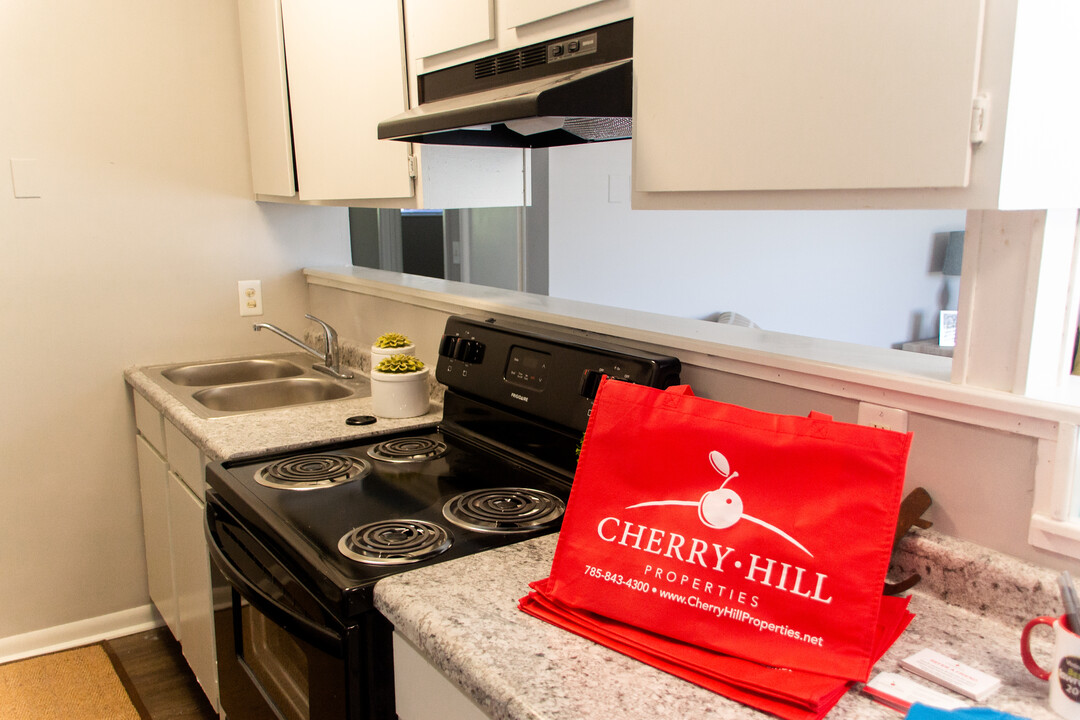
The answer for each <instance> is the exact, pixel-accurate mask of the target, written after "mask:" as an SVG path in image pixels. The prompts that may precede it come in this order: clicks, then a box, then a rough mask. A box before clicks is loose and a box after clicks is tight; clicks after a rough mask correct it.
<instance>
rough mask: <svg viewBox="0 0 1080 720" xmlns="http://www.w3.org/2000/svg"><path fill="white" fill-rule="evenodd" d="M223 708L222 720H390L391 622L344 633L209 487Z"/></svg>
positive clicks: (369, 622) (372, 618) (370, 619)
mask: <svg viewBox="0 0 1080 720" xmlns="http://www.w3.org/2000/svg"><path fill="white" fill-rule="evenodd" d="M206 535H207V540H208V546H209V550H210V559H211V563H210V566H211V568H210V569H211V578H212V581H213V587H214V597H215V611H214V630H215V634H216V642H217V657H218V684H219V686H220V694H221V708H222V710H223V711H224V713H225V715H226V716H227V717H228V718H229V720H331V719H332V720H392V719H393V718H394V696H393V687H394V685H393V659H392V657H393V655H392V652H393V651H392V649H391V644H390V643H391V640H390V625H389V623H388V622H387V621H386V620H385V619H383V618H382V617H381V616H379V615H378V614H377V613H375V612H370V613H367V614H366V615H365V616H364V617H363V618H362V619H361V620H360V621H358V623H357V624H355V625H352V626H349V627H343V626H341V624H340V623H339V622H338V621H337V620H336V618H334V617H333V616H331V615H330V614H329V613H327V612H326V611H325V609H324V608H323V607H322V606H321V605H320V604H319V603H318V602H317V601H316V600H315V598H314V596H313V595H312V594H311V593H310V592H309V591H308V590H307V589H306V588H305V587H304V585H303V583H301V582H299V581H298V580H297V579H296V577H294V576H293V574H292V573H290V572H289V571H288V569H286V568H285V567H284V566H283V565H282V564H281V563H280V562H279V561H278V560H277V559H276V558H275V557H274V555H273V553H272V552H271V551H270V550H269V549H268V547H267V544H266V543H264V542H261V541H260V540H259V539H258V538H257V537H256V536H255V535H254V534H253V533H252V532H251V531H249V530H248V529H247V528H246V527H245V526H244V525H243V524H242V523H241V522H240V521H239V520H238V519H237V518H236V516H235V515H234V514H233V513H232V512H230V510H229V509H228V507H227V506H225V505H224V504H223V503H222V502H221V500H220V498H219V497H218V496H217V495H216V494H215V493H213V491H209V492H208V493H207V502H206Z"/></svg>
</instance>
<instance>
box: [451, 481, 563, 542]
mask: <svg viewBox="0 0 1080 720" xmlns="http://www.w3.org/2000/svg"><path fill="white" fill-rule="evenodd" d="M565 510H566V505H565V504H564V503H563V501H562V500H560V499H559V498H557V497H555V496H554V495H552V494H551V493H547V492H544V491H543V490H530V489H529V488H514V487H507V488H492V489H488V490H472V491H470V492H467V493H462V494H461V495H457V496H455V497H453V498H450V500H449V501H448V502H447V503H446V504H445V505H443V517H445V518H446V519H447V520H449V521H450V522H452V523H454V524H455V525H459V526H461V527H463V528H468V529H469V530H477V531H479V532H491V533H514V532H528V531H529V530H539V529H542V528H545V527H548V526H550V525H552V524H554V523H555V522H556V521H557V520H558V519H559V518H561V517H562V515H563V512H564V511H565Z"/></svg>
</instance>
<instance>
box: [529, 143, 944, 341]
mask: <svg viewBox="0 0 1080 720" xmlns="http://www.w3.org/2000/svg"><path fill="white" fill-rule="evenodd" d="M548 152H549V163H550V166H549V167H550V193H551V194H550V199H549V204H550V227H549V253H550V273H551V275H550V281H549V282H550V285H549V292H550V294H551V295H552V296H554V297H562V298H568V299H573V300H582V301H587V302H595V303H601V304H604V305H614V306H617V307H625V308H631V309H635V310H647V311H651V312H657V313H663V314H667V315H677V316H680V317H697V318H703V317H706V316H708V315H710V314H712V313H717V312H723V311H726V310H730V311H735V312H738V313H741V314H743V315H745V316H747V317H749V318H750V319H751V320H753V321H754V322H756V323H757V324H758V325H760V326H761V327H763V328H765V329H768V330H776V331H779V332H784V333H791V334H795V335H805V336H808V337H816V338H825V339H830V340H840V341H845V342H855V343H860V344H865V345H875V346H878V347H891V346H892V345H894V344H896V343H900V342H904V341H906V340H912V339H916V338H915V337H913V335H916V334H917V335H918V336H919V337H922V338H925V337H936V335H937V317H938V311H939V310H941V309H942V307H941V305H940V301H941V297H940V292H941V289H942V285H943V278H942V275H941V273H940V272H930V267H931V258H932V255H933V250H934V240H935V234H937V233H944V232H948V231H950V230H963V229H964V220H965V213H964V212H963V211H959V210H935V211H902V210H877V211H849V212H845V211H799V212H761V211H749V210H746V211H708V212H703V211H682V212H678V211H653V210H631V209H630V203H629V177H630V143H629V141H624V142H611V143H601V144H597V145H590V146H571V147H565V148H552V149H551V150H549V151H548ZM586 241H587V242H586ZM938 262H939V263H940V260H939V261H938ZM955 292H956V289H955V287H954V288H953V289H952V293H953V298H952V301H953V303H955ZM953 307H954V308H955V305H953ZM918 316H921V317H922V323H921V324H919V323H917V322H915V318H916V317H918ZM916 327H917V328H918V329H917V330H915V329H914V328H916Z"/></svg>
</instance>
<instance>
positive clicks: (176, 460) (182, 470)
mask: <svg viewBox="0 0 1080 720" xmlns="http://www.w3.org/2000/svg"><path fill="white" fill-rule="evenodd" d="M165 447H166V448H167V449H168V451H169V452H168V455H167V457H168V459H169V467H170V468H171V469H172V471H173V472H175V473H176V474H177V475H179V476H180V479H182V480H183V481H184V484H185V485H187V486H188V488H189V489H190V490H191V492H192V493H194V494H195V497H197V498H200V499H201V498H202V497H203V495H205V494H206V479H205V478H204V477H203V459H202V453H201V452H200V451H199V448H198V446H197V445H195V443H193V442H192V441H191V440H189V439H188V438H187V436H186V435H184V433H182V432H180V428H178V427H176V426H175V425H173V424H172V422H170V421H169V420H166V421H165Z"/></svg>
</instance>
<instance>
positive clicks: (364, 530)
mask: <svg viewBox="0 0 1080 720" xmlns="http://www.w3.org/2000/svg"><path fill="white" fill-rule="evenodd" d="M453 544H454V540H453V538H452V537H451V536H450V533H448V532H447V531H446V529H445V528H443V527H440V526H439V525H436V524H435V523H429V522H425V521H424V520H407V519H406V520H380V521H379V522H373V523H368V524H367V525H361V526H360V527H358V528H355V529H354V530H350V531H349V532H348V533H346V535H345V536H344V537H343V538H341V540H339V541H338V550H340V551H341V553H342V554H343V555H345V557H348V558H352V559H353V560H356V561H358V562H362V563H367V564H369V565H407V564H409V563H416V562H420V561H421V560H427V559H428V558H431V557H435V556H436V555H438V554H440V553H443V552H445V551H446V550H448V549H449V548H450V546H451V545H453Z"/></svg>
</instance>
